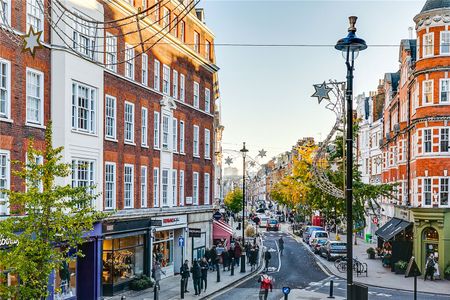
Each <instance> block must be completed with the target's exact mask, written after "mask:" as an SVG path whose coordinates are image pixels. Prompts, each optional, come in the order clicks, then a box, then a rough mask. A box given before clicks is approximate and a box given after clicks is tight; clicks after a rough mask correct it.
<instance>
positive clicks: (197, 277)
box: [191, 259, 202, 295]
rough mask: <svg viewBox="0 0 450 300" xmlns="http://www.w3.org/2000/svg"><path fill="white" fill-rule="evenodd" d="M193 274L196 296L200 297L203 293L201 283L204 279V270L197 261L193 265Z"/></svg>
mask: <svg viewBox="0 0 450 300" xmlns="http://www.w3.org/2000/svg"><path fill="white" fill-rule="evenodd" d="M191 273H192V281H193V282H194V291H195V295H200V292H201V288H200V281H201V279H202V270H201V268H200V264H199V263H198V261H197V260H196V259H195V260H194V262H193V263H192V268H191Z"/></svg>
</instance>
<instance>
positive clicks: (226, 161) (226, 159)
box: [225, 156, 233, 166]
mask: <svg viewBox="0 0 450 300" xmlns="http://www.w3.org/2000/svg"><path fill="white" fill-rule="evenodd" d="M232 163H233V159H232V158H231V157H229V156H228V157H227V158H225V164H226V165H228V166H231V164H232Z"/></svg>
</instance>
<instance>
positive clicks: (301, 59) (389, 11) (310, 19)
mask: <svg viewBox="0 0 450 300" xmlns="http://www.w3.org/2000/svg"><path fill="white" fill-rule="evenodd" d="M424 3H425V1H380V0H378V1H365V0H360V1H337V0H334V1H320V0H315V1H301V0H297V1H279V0H277V1H261V0H259V1H257V0H246V1H234V0H202V1H201V2H200V5H199V6H200V7H203V8H204V9H205V20H206V25H207V26H208V28H210V29H211V30H212V31H213V32H214V34H215V43H216V44H225V43H248V44H321V45H322V44H324V45H330V46H329V47H229V46H220V45H216V47H215V54H216V61H217V65H218V66H219V67H220V71H219V80H220V96H221V98H220V101H221V109H222V123H223V125H224V127H225V130H224V135H223V150H224V156H225V157H227V156H229V157H231V158H234V164H235V165H236V166H237V165H238V158H237V156H239V153H238V152H236V151H238V150H239V149H241V148H242V142H244V141H245V142H246V147H247V148H248V149H249V151H250V152H249V156H250V157H253V158H256V157H257V155H258V151H259V150H261V149H263V148H264V149H265V150H266V151H267V157H265V158H264V159H261V158H257V162H258V163H264V162H266V161H267V160H269V159H270V158H272V157H273V156H276V155H277V154H279V153H282V152H284V151H289V150H291V148H292V146H293V145H294V144H295V143H296V142H297V140H298V139H300V138H302V137H306V136H313V137H315V138H316V139H319V140H321V139H324V138H325V137H326V135H327V134H328V132H329V131H330V130H331V127H332V125H333V123H334V115H333V114H332V113H331V112H330V111H328V110H326V109H325V107H324V104H323V102H322V105H319V104H318V101H317V99H316V98H311V95H312V94H313V93H314V88H313V84H317V83H321V82H323V81H324V80H329V79H336V80H338V81H344V80H345V75H346V67H345V62H344V59H343V58H342V55H341V53H340V52H338V51H336V50H335V49H334V47H333V45H334V44H335V43H336V41H337V40H338V39H340V38H342V37H345V36H346V35H347V29H348V27H349V24H348V16H351V15H356V16H358V21H357V23H356V27H357V32H356V34H357V36H358V37H361V38H363V39H364V40H365V41H366V42H367V44H368V45H369V47H368V49H367V50H365V51H363V52H361V53H360V54H359V57H358V58H357V60H356V62H355V73H354V76H355V79H354V88H355V95H357V94H360V93H363V92H365V93H366V95H368V93H369V91H373V90H376V87H377V85H378V80H379V79H381V78H383V77H384V73H387V72H396V71H397V70H398V66H399V63H398V51H399V48H398V45H400V40H401V39H407V38H409V31H408V28H409V27H413V28H415V27H414V26H415V24H414V22H413V18H414V16H415V15H416V14H418V13H419V12H420V10H421V9H422V7H423V5H424ZM413 37H414V38H415V31H414V33H413ZM381 44H382V45H392V46H391V47H376V46H373V47H371V45H381Z"/></svg>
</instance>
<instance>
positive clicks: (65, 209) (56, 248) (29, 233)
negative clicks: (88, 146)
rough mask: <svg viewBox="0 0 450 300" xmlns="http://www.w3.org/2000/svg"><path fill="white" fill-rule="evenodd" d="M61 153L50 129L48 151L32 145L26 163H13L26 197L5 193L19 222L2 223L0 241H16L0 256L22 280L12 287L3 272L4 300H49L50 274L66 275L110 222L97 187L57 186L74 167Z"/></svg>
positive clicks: (0, 287)
mask: <svg viewBox="0 0 450 300" xmlns="http://www.w3.org/2000/svg"><path fill="white" fill-rule="evenodd" d="M62 150H63V149H62V147H59V148H53V147H52V130H51V124H48V126H47V129H46V133H45V149H44V150H43V151H39V150H37V149H36V148H35V147H34V145H33V142H32V141H30V145H29V147H28V150H27V162H26V163H24V162H19V161H14V162H13V166H14V169H15V170H14V171H13V176H18V177H20V178H21V179H22V180H23V181H24V182H25V185H26V191H25V192H18V191H9V190H4V191H2V192H3V193H6V194H7V197H8V200H9V206H10V212H11V215H17V216H15V217H14V216H13V217H9V218H5V219H4V220H2V221H0V235H1V237H2V238H3V239H6V240H9V241H11V245H10V246H9V248H8V249H7V250H6V251H5V250H4V251H0V266H1V267H2V268H3V271H7V272H9V273H11V274H14V275H16V276H18V277H19V278H20V285H18V286H12V287H8V286H7V284H6V283H7V281H6V278H4V277H5V274H4V273H3V272H2V273H1V275H0V276H2V277H3V278H2V279H1V281H0V299H10V298H15V299H45V298H46V297H47V296H48V285H49V276H50V274H51V273H52V272H53V271H55V272H59V271H60V270H61V272H62V274H63V273H64V270H65V269H64V267H65V266H67V264H68V263H69V262H70V261H73V260H76V259H77V257H82V256H83V254H82V253H81V251H80V250H79V248H77V246H79V245H80V244H82V243H83V242H84V239H83V234H85V233H86V232H88V231H90V230H92V229H93V224H94V223H95V222H97V221H99V220H100V219H101V218H102V217H104V216H105V215H104V214H103V213H101V212H96V211H95V209H94V208H93V206H92V203H94V200H95V199H96V198H97V196H98V195H95V194H93V193H92V189H93V188H94V187H72V186H71V185H64V186H61V185H58V184H56V179H57V178H58V177H67V176H69V175H70V173H71V168H70V165H69V164H66V163H61V159H62V156H61V152H62ZM38 156H42V157H43V163H40V162H38V161H37V160H36V158H37V157H38ZM69 252H70V253H71V255H69Z"/></svg>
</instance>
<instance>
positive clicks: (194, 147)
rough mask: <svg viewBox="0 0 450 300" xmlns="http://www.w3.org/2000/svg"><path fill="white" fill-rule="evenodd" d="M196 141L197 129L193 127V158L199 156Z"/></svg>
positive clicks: (197, 137)
mask: <svg viewBox="0 0 450 300" xmlns="http://www.w3.org/2000/svg"><path fill="white" fill-rule="evenodd" d="M198 139H199V127H198V126H196V125H194V139H193V153H194V156H196V157H198V156H199V151H198V150H199V149H198Z"/></svg>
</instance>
